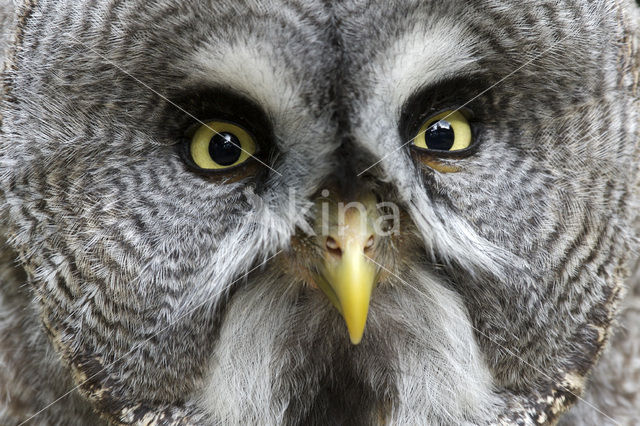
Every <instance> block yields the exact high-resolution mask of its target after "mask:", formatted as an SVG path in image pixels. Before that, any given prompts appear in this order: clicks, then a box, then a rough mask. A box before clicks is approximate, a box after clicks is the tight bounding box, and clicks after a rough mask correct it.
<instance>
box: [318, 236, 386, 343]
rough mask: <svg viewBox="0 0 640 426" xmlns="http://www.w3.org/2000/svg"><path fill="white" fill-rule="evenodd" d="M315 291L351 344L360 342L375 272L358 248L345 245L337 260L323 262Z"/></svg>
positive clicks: (355, 245) (361, 248) (360, 247)
mask: <svg viewBox="0 0 640 426" xmlns="http://www.w3.org/2000/svg"><path fill="white" fill-rule="evenodd" d="M323 272H324V273H323V274H322V276H321V277H319V278H320V279H319V280H318V284H319V287H320V288H321V289H322V291H324V293H325V294H326V295H327V297H328V298H329V300H330V301H331V303H333V305H334V306H335V307H336V309H337V310H338V311H339V312H340V313H341V314H342V317H343V318H344V321H345V323H346V324H347V329H348V330H349V337H350V339H351V343H353V344H354V345H357V344H358V343H360V341H361V340H362V335H363V333H364V327H365V325H366V323H367V314H368V313H369V301H370V299H371V291H372V290H373V286H374V284H375V279H376V269H375V266H374V265H373V263H372V262H371V261H370V260H369V259H368V258H367V257H366V256H365V253H364V250H363V247H362V246H360V245H359V244H354V243H352V244H348V245H346V247H344V249H343V250H342V257H341V258H340V259H333V260H328V261H326V262H325V268H324V271H323Z"/></svg>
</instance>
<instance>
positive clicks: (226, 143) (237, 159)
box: [189, 121, 257, 170]
mask: <svg viewBox="0 0 640 426" xmlns="http://www.w3.org/2000/svg"><path fill="white" fill-rule="evenodd" d="M256 150H257V146H256V141H255V140H254V138H253V137H252V136H251V135H250V134H249V133H247V131H246V130H244V129H243V128H241V127H239V126H237V125H235V124H232V123H228V122H226V121H211V122H208V123H206V124H204V125H202V126H200V128H198V130H196V132H195V133H194V135H193V137H192V138H191V144H190V146H189V152H190V154H191V158H192V160H193V162H194V163H195V164H196V165H197V166H198V167H200V168H201V169H204V170H224V169H229V168H232V167H235V166H238V165H240V164H242V163H244V162H245V161H247V160H248V159H249V158H251V157H252V156H253V155H254V154H255V153H256Z"/></svg>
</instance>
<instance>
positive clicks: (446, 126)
mask: <svg viewBox="0 0 640 426" xmlns="http://www.w3.org/2000/svg"><path fill="white" fill-rule="evenodd" d="M424 140H425V141H426V143H427V148H429V149H437V150H439V151H449V150H450V149H451V147H453V143H454V142H455V140H456V135H455V133H454V132H453V127H452V126H451V123H449V122H448V121H445V120H440V121H438V122H436V123H433V124H432V125H431V126H430V127H429V128H428V129H427V130H426V131H425V133H424Z"/></svg>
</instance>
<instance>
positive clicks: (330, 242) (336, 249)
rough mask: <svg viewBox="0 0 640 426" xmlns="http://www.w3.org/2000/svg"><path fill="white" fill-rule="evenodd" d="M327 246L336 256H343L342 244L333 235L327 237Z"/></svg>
mask: <svg viewBox="0 0 640 426" xmlns="http://www.w3.org/2000/svg"><path fill="white" fill-rule="evenodd" d="M326 247H327V250H328V251H329V253H331V254H334V255H336V256H342V250H341V249H340V245H339V244H338V242H337V241H336V240H335V239H334V238H333V237H327V242H326Z"/></svg>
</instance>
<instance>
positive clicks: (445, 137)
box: [413, 111, 473, 151]
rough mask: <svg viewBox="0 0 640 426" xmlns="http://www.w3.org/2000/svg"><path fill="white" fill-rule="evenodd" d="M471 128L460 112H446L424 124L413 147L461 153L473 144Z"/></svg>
mask: <svg viewBox="0 0 640 426" xmlns="http://www.w3.org/2000/svg"><path fill="white" fill-rule="evenodd" d="M472 139H473V137H472V133H471V126H470V125H469V121H468V120H467V118H466V117H465V116H464V115H463V114H462V113H461V112H460V111H444V112H442V113H440V114H438V115H435V116H433V117H431V118H429V119H428V120H427V121H425V122H424V124H423V125H422V127H420V130H419V131H418V134H417V136H416V137H415V139H414V140H413V145H414V146H416V147H418V148H422V149H428V150H435V151H460V150H463V149H466V148H468V147H469V146H470V145H471V142H472Z"/></svg>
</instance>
